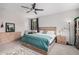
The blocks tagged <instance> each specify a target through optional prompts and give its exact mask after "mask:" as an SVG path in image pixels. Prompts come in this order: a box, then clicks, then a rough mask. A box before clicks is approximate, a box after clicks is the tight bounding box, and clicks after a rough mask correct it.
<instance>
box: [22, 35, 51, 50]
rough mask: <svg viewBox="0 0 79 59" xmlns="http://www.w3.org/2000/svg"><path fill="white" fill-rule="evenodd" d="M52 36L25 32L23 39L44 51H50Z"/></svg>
mask: <svg viewBox="0 0 79 59" xmlns="http://www.w3.org/2000/svg"><path fill="white" fill-rule="evenodd" d="M51 39H52V37H50V36H48V35H40V34H25V35H24V36H23V37H22V41H23V42H25V43H28V44H31V45H34V46H35V47H37V48H40V49H43V50H44V51H48V46H49V40H51Z"/></svg>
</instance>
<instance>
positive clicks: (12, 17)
mask: <svg viewBox="0 0 79 59" xmlns="http://www.w3.org/2000/svg"><path fill="white" fill-rule="evenodd" d="M26 16H27V15H26V14H25V12H23V10H22V8H20V6H19V4H0V25H1V23H2V22H3V23H4V27H3V28H0V32H5V22H11V23H15V31H16V32H24V30H25V29H26V30H28V29H29V26H28V18H26Z"/></svg>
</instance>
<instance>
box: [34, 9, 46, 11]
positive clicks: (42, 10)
mask: <svg viewBox="0 0 79 59" xmlns="http://www.w3.org/2000/svg"><path fill="white" fill-rule="evenodd" d="M35 10H36V11H43V10H44V9H35Z"/></svg>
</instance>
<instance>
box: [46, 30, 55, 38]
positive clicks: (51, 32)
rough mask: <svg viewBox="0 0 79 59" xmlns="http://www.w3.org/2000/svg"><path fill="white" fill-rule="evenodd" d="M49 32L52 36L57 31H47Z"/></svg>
mask: <svg viewBox="0 0 79 59" xmlns="http://www.w3.org/2000/svg"><path fill="white" fill-rule="evenodd" d="M47 34H49V35H50V36H51V37H53V36H55V31H47Z"/></svg>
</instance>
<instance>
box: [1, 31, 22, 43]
mask: <svg viewBox="0 0 79 59" xmlns="http://www.w3.org/2000/svg"><path fill="white" fill-rule="evenodd" d="M20 37H21V32H0V44H5V43H9V42H12V41H14V40H17V39H19V38H20Z"/></svg>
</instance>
